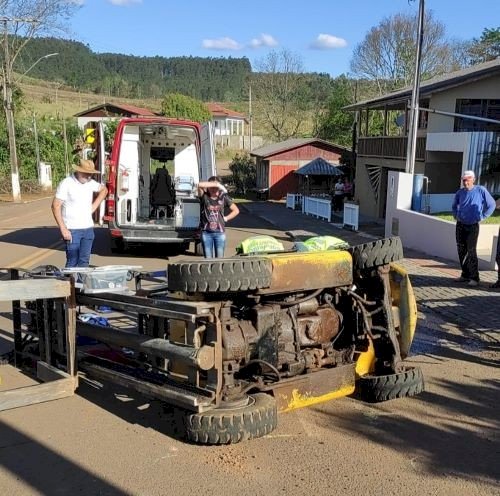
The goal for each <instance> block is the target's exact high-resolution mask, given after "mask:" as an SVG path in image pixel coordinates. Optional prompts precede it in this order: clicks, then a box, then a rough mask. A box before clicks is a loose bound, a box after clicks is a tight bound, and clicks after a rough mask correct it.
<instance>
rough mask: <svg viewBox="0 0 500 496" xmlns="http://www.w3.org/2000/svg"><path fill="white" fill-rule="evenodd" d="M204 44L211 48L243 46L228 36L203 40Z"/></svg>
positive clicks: (229, 48)
mask: <svg viewBox="0 0 500 496" xmlns="http://www.w3.org/2000/svg"><path fill="white" fill-rule="evenodd" d="M202 46H203V48H208V49H210V50H241V49H242V48H243V46H242V45H241V44H240V43H238V42H237V41H235V40H233V39H232V38H228V37H227V36H225V37H224V38H217V39H215V40H203V42H202Z"/></svg>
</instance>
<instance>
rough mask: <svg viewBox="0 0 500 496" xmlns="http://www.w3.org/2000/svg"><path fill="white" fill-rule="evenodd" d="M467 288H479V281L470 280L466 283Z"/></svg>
mask: <svg viewBox="0 0 500 496" xmlns="http://www.w3.org/2000/svg"><path fill="white" fill-rule="evenodd" d="M467 286H471V287H473V288H475V287H476V286H479V281H474V279H471V280H470V281H469V282H468V283H467Z"/></svg>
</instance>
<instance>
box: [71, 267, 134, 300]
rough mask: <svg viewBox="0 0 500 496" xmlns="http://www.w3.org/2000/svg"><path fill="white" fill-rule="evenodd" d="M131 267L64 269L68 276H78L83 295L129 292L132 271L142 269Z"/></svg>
mask: <svg viewBox="0 0 500 496" xmlns="http://www.w3.org/2000/svg"><path fill="white" fill-rule="evenodd" d="M140 268H141V267H139V266H136V265H135V266H131V265H105V266H103V267H75V268H71V269H63V271H62V272H64V273H66V274H68V273H69V274H77V275H78V280H79V282H80V283H81V291H82V293H88V294H93V293H121V292H127V291H129V288H128V285H127V282H128V280H129V273H130V272H131V271H134V270H137V269H140Z"/></svg>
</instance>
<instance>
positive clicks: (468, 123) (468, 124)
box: [454, 98, 500, 132]
mask: <svg viewBox="0 0 500 496" xmlns="http://www.w3.org/2000/svg"><path fill="white" fill-rule="evenodd" d="M456 113H457V114H465V115H470V116H473V117H486V118H488V119H495V120H498V121H500V100H482V99H479V98H464V99H459V100H457V103H456ZM454 130H455V132H460V131H500V123H498V124H495V123H493V122H483V121H476V120H472V119H463V118H461V117H455V128H454Z"/></svg>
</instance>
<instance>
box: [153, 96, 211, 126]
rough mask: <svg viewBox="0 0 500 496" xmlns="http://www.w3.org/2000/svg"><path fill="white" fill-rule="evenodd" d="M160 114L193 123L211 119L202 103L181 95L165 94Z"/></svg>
mask: <svg viewBox="0 0 500 496" xmlns="http://www.w3.org/2000/svg"><path fill="white" fill-rule="evenodd" d="M161 113H162V114H163V115H164V116H166V117H173V118H175V119H187V120H190V121H195V122H208V121H209V120H210V119H211V118H212V114H211V113H210V111H209V110H208V107H207V106H206V105H205V104H204V103H203V102H201V101H200V100H196V99H195V98H191V97H190V96H186V95H182V94H181V93H168V94H166V95H165V97H164V98H163V101H162V103H161Z"/></svg>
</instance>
